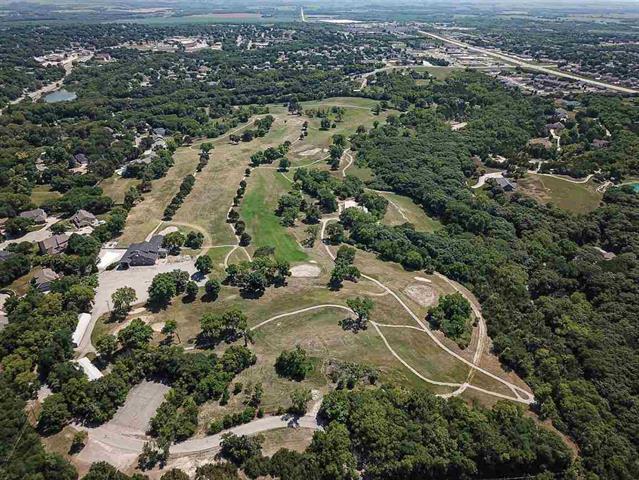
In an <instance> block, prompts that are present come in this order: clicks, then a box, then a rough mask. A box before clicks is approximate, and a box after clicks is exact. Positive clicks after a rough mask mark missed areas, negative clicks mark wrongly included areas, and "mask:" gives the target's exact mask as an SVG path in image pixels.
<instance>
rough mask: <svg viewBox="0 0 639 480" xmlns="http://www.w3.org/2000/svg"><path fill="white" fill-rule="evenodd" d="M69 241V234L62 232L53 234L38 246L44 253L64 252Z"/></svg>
mask: <svg viewBox="0 0 639 480" xmlns="http://www.w3.org/2000/svg"><path fill="white" fill-rule="evenodd" d="M68 243H69V236H68V235H66V234H64V233H62V234H60V235H53V236H52V237H49V238H45V239H44V240H41V241H39V242H38V248H39V249H40V253H41V254H42V255H55V254H58V253H62V252H64V250H65V249H66V248H67V245H68Z"/></svg>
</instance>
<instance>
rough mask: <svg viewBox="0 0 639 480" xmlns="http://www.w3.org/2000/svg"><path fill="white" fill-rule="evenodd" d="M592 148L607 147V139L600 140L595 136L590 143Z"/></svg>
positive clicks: (608, 143)
mask: <svg viewBox="0 0 639 480" xmlns="http://www.w3.org/2000/svg"><path fill="white" fill-rule="evenodd" d="M590 145H591V146H592V148H607V147H608V145H610V142H609V141H608V140H601V139H599V138H595V139H594V140H593V141H592V143H591V144H590Z"/></svg>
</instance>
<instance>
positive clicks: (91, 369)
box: [75, 357, 103, 382]
mask: <svg viewBox="0 0 639 480" xmlns="http://www.w3.org/2000/svg"><path fill="white" fill-rule="evenodd" d="M75 363H77V364H78V365H79V366H80V368H82V370H83V371H84V373H85V374H86V376H87V377H89V381H91V382H92V381H93V380H97V379H98V378H102V377H103V375H102V372H101V371H100V370H98V368H97V367H96V366H95V365H93V364H92V363H91V360H89V359H88V358H87V357H82V358H80V359H78V360H75Z"/></svg>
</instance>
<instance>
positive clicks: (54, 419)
mask: <svg viewBox="0 0 639 480" xmlns="http://www.w3.org/2000/svg"><path fill="white" fill-rule="evenodd" d="M71 418H72V416H71V412H70V411H69V408H68V406H67V403H66V400H65V399H64V396H63V395H62V394H61V393H53V394H51V395H49V396H48V397H47V398H45V399H44V402H42V410H41V411H40V416H39V417H38V430H40V432H42V433H43V434H44V435H51V434H53V433H57V432H59V431H60V430H62V429H63V428H64V426H65V425H66V424H67V423H68V422H69V421H70V420H71Z"/></svg>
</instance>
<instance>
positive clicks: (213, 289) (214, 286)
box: [204, 279, 222, 300]
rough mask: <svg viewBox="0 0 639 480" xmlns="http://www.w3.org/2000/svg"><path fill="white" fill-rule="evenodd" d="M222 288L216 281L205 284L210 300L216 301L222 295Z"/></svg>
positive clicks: (208, 281)
mask: <svg viewBox="0 0 639 480" xmlns="http://www.w3.org/2000/svg"><path fill="white" fill-rule="evenodd" d="M221 288H222V285H221V284H220V282H219V281H218V280H215V279H211V280H207V281H206V284H204V291H205V292H206V296H207V298H208V299H209V300H216V299H217V297H218V295H219V294H220V289H221Z"/></svg>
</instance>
